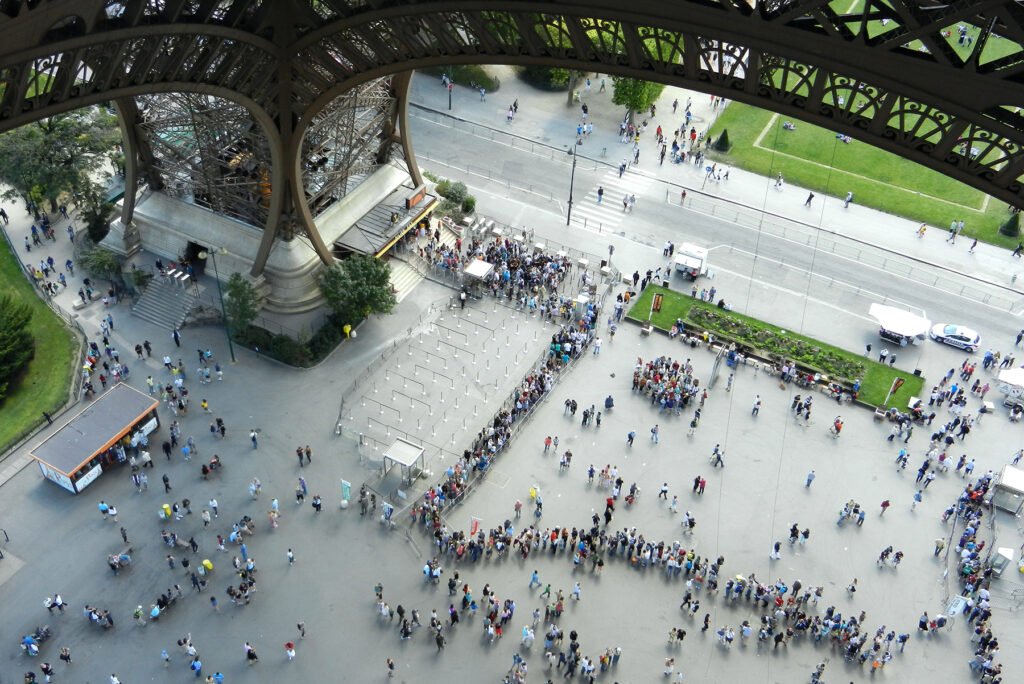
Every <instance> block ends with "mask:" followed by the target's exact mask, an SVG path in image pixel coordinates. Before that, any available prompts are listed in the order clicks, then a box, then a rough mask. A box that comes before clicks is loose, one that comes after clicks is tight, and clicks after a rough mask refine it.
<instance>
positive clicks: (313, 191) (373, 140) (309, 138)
mask: <svg viewBox="0 0 1024 684" xmlns="http://www.w3.org/2000/svg"><path fill="white" fill-rule="evenodd" d="M397 107H398V100H397V98H396V97H395V96H394V94H393V93H392V90H391V79H388V78H381V79H376V80H373V81H370V82H369V83H364V84H361V85H358V86H356V87H355V88H353V89H351V90H349V91H348V92H346V93H345V94H343V95H341V96H339V97H337V98H335V99H334V100H333V101H332V102H331V103H330V104H329V105H328V106H327V107H325V108H324V109H322V110H321V111H320V113H319V114H317V115H316V116H315V117H314V118H313V121H312V124H311V125H310V127H309V129H308V130H307V131H306V134H305V136H304V137H303V141H302V173H303V186H304V187H305V190H306V201H307V203H308V204H309V208H310V211H311V212H312V214H313V216H314V217H316V216H319V215H320V214H321V213H323V211H324V210H326V209H327V208H328V207H330V206H331V205H333V204H334V203H335V202H337V201H338V200H340V199H341V198H343V197H344V196H345V195H346V194H347V193H348V192H350V191H351V190H353V189H354V188H355V187H356V186H357V185H358V184H359V182H361V181H362V180H364V179H365V178H366V177H367V176H369V175H370V174H371V173H373V172H374V171H376V170H377V169H378V168H380V166H382V165H383V164H386V163H388V162H389V161H390V160H391V155H392V148H393V143H394V139H393V138H392V133H393V131H394V127H395V124H394V122H395V117H396V114H397Z"/></svg>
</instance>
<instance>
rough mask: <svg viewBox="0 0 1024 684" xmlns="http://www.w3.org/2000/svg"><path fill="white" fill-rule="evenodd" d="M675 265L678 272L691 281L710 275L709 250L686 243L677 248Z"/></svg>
mask: <svg viewBox="0 0 1024 684" xmlns="http://www.w3.org/2000/svg"><path fill="white" fill-rule="evenodd" d="M675 264H676V272H678V273H682V274H683V275H684V276H686V277H687V278H689V279H690V280H696V279H697V278H699V277H700V276H703V275H707V274H708V250H706V249H704V248H703V247H698V246H697V245H691V244H690V243H689V242H684V243H683V244H681V245H679V246H678V247H676V251H675Z"/></svg>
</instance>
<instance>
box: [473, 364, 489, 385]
mask: <svg viewBox="0 0 1024 684" xmlns="http://www.w3.org/2000/svg"><path fill="white" fill-rule="evenodd" d="M487 367H488V368H490V366H487ZM476 384H478V385H479V384H480V371H477V372H476Z"/></svg>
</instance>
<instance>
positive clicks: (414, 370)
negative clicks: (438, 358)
mask: <svg viewBox="0 0 1024 684" xmlns="http://www.w3.org/2000/svg"><path fill="white" fill-rule="evenodd" d="M412 376H413V377H414V378H418V377H420V367H419V366H416V365H413V367H412Z"/></svg>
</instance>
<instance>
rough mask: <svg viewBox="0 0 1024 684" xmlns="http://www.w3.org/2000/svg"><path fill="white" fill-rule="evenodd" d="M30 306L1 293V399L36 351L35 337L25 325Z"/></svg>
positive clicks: (30, 317) (30, 319)
mask: <svg viewBox="0 0 1024 684" xmlns="http://www.w3.org/2000/svg"><path fill="white" fill-rule="evenodd" d="M31 321H32V310H31V309H30V308H29V307H28V305H26V304H22V303H21V302H18V301H17V300H16V299H15V298H14V297H13V296H11V295H3V296H0V402H3V400H4V399H5V398H6V397H7V390H8V388H9V387H10V384H11V382H13V381H14V380H15V379H16V378H17V377H18V375H19V374H20V373H21V372H22V371H24V370H25V365H26V364H27V363H28V362H29V360H30V359H31V358H32V357H33V356H34V355H35V350H36V347H35V344H36V343H35V339H34V338H33V337H32V333H31V331H30V330H29V329H28V325H29V323H30V322H31Z"/></svg>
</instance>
